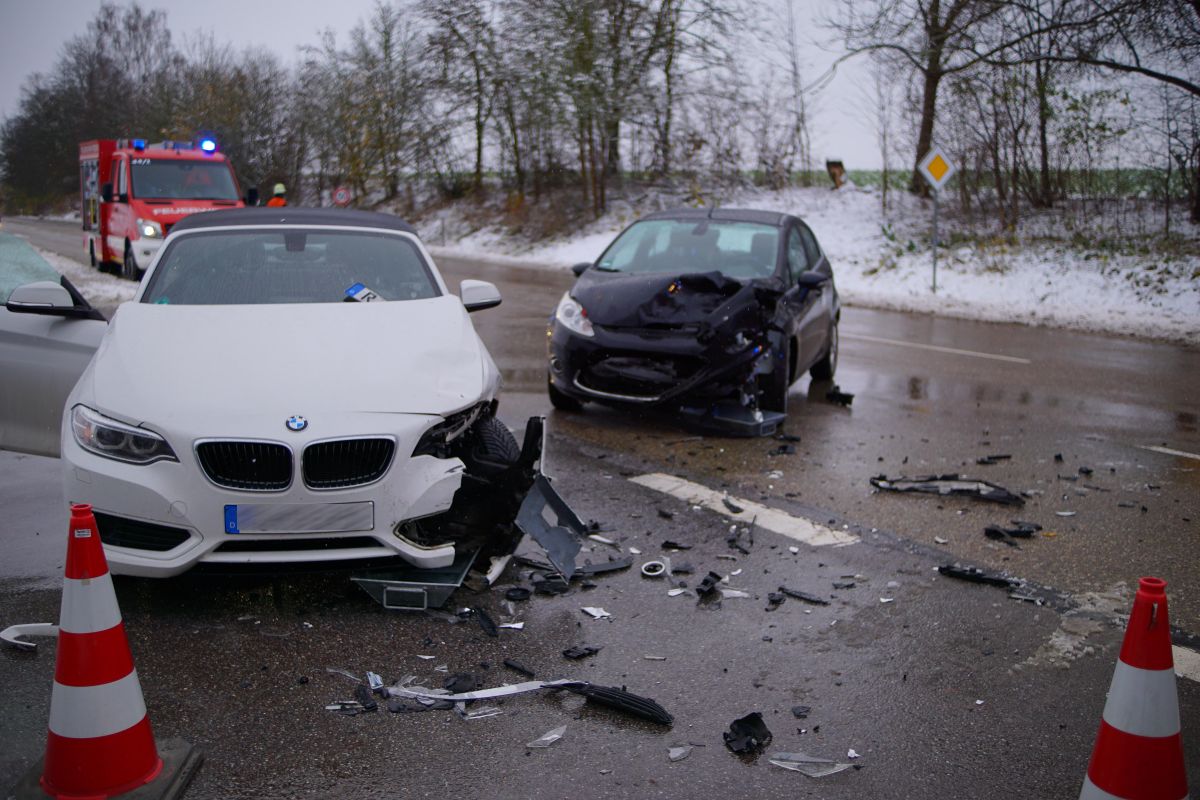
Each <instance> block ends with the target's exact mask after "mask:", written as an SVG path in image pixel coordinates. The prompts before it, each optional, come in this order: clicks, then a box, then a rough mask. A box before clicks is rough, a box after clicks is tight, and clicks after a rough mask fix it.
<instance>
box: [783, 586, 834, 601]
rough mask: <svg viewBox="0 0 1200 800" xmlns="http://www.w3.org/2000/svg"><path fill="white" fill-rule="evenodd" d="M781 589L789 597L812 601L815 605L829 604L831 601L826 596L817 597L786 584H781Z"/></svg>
mask: <svg viewBox="0 0 1200 800" xmlns="http://www.w3.org/2000/svg"><path fill="white" fill-rule="evenodd" d="M779 591H780V592H782V593H783V594H786V595H787V596H788V597H793V598H795V599H797V600H803V601H804V602H806V603H812V604H813V605H818V606H827V605H829V601H828V600H826V599H825V598H823V597H817V596H816V595H815V594H809V593H808V592H802V591H800V590H799V589H789V588H788V587H786V586H780V587H779Z"/></svg>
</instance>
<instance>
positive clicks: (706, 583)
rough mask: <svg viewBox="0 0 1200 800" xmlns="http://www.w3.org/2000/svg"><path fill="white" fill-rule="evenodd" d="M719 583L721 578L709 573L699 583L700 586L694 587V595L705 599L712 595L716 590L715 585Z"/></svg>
mask: <svg viewBox="0 0 1200 800" xmlns="http://www.w3.org/2000/svg"><path fill="white" fill-rule="evenodd" d="M720 582H721V576H720V575H718V574H717V573H715V572H709V573H708V574H707V575H705V576H704V578H703V579H702V580H701V581H700V585H699V586H697V587H696V594H698V595H700V596H701V597H707V596H708V595H710V594H712V593H713V591H714V590H715V589H716V588H717V584H719V583H720Z"/></svg>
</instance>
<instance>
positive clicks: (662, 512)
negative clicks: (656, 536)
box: [657, 508, 675, 519]
mask: <svg viewBox="0 0 1200 800" xmlns="http://www.w3.org/2000/svg"><path fill="white" fill-rule="evenodd" d="M657 511H658V516H660V517H662V518H663V519H675V512H674V511H667V510H666V509H665V508H660V509H657Z"/></svg>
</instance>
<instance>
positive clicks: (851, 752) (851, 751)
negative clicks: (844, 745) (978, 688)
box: [846, 700, 983, 758]
mask: <svg viewBox="0 0 1200 800" xmlns="http://www.w3.org/2000/svg"><path fill="white" fill-rule="evenodd" d="M979 702H981V703H982V702H983V701H982V700H980V701H979ZM846 758H858V753H856V752H854V748H850V749H849V750H848V751H846Z"/></svg>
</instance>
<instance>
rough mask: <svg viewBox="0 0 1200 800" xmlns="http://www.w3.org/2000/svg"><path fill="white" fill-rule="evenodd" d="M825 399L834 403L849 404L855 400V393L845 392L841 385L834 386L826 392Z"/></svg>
mask: <svg viewBox="0 0 1200 800" xmlns="http://www.w3.org/2000/svg"><path fill="white" fill-rule="evenodd" d="M825 399H826V400H828V401H829V402H830V403H833V404H834V405H839V406H849V405H850V404H851V403H853V402H854V395H852V394H850V393H849V392H843V391H842V389H841V387H839V386H834V387H833V388H832V389H830V390H829V391H827V392H825Z"/></svg>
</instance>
